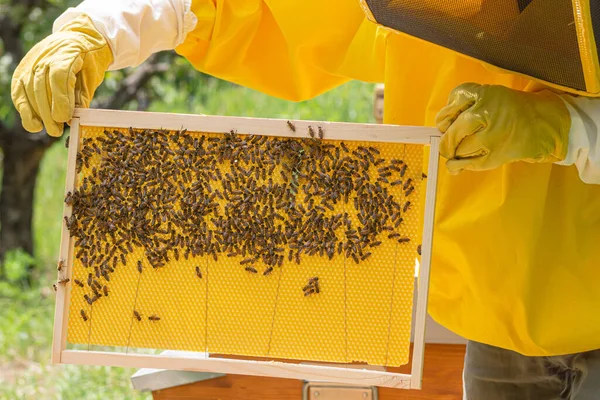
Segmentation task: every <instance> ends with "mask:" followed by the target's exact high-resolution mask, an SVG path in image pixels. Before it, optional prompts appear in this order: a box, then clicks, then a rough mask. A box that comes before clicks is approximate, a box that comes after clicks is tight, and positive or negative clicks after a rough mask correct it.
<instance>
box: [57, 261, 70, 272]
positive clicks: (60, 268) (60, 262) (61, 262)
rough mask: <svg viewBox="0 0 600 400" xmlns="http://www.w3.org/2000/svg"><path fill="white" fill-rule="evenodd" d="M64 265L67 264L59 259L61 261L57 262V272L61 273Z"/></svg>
mask: <svg viewBox="0 0 600 400" xmlns="http://www.w3.org/2000/svg"><path fill="white" fill-rule="evenodd" d="M66 263H67V262H66V261H65V260H62V259H61V260H59V261H58V266H57V267H56V269H57V270H58V271H62V269H63V268H64V267H65V265H66Z"/></svg>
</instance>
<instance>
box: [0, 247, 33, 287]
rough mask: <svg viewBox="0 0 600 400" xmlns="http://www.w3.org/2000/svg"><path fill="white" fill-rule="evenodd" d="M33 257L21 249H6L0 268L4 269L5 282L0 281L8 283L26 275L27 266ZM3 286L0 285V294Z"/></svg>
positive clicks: (17, 280)
mask: <svg viewBox="0 0 600 400" xmlns="http://www.w3.org/2000/svg"><path fill="white" fill-rule="evenodd" d="M34 261H35V259H34V258H33V257H32V256H31V255H30V254H28V253H27V252H26V251H24V250H22V249H16V250H10V251H7V252H6V254H5V256H4V262H3V263H2V267H1V268H0V269H2V270H4V273H5V277H6V282H0V283H3V284H8V285H10V284H11V283H16V282H19V281H21V280H22V279H23V278H24V277H25V276H26V275H27V267H28V266H29V265H31V264H32V263H33V262H34ZM2 289H3V286H2V285H0V294H1V293H2Z"/></svg>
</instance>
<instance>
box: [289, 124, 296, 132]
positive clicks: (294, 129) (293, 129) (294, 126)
mask: <svg viewBox="0 0 600 400" xmlns="http://www.w3.org/2000/svg"><path fill="white" fill-rule="evenodd" d="M287 126H288V128H290V130H291V131H292V132H296V125H294V124H293V123H292V121H288V122H287Z"/></svg>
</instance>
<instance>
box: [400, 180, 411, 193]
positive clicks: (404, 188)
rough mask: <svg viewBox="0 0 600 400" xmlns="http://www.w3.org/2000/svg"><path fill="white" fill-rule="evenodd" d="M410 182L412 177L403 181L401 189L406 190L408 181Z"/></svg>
mask: <svg viewBox="0 0 600 400" xmlns="http://www.w3.org/2000/svg"><path fill="white" fill-rule="evenodd" d="M411 182H412V178H408V179H407V180H406V182H405V183H404V186H402V190H406V189H408V187H409V186H410V183H411Z"/></svg>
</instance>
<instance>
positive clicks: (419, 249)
mask: <svg viewBox="0 0 600 400" xmlns="http://www.w3.org/2000/svg"><path fill="white" fill-rule="evenodd" d="M417 254H418V255H421V245H418V246H417Z"/></svg>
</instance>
